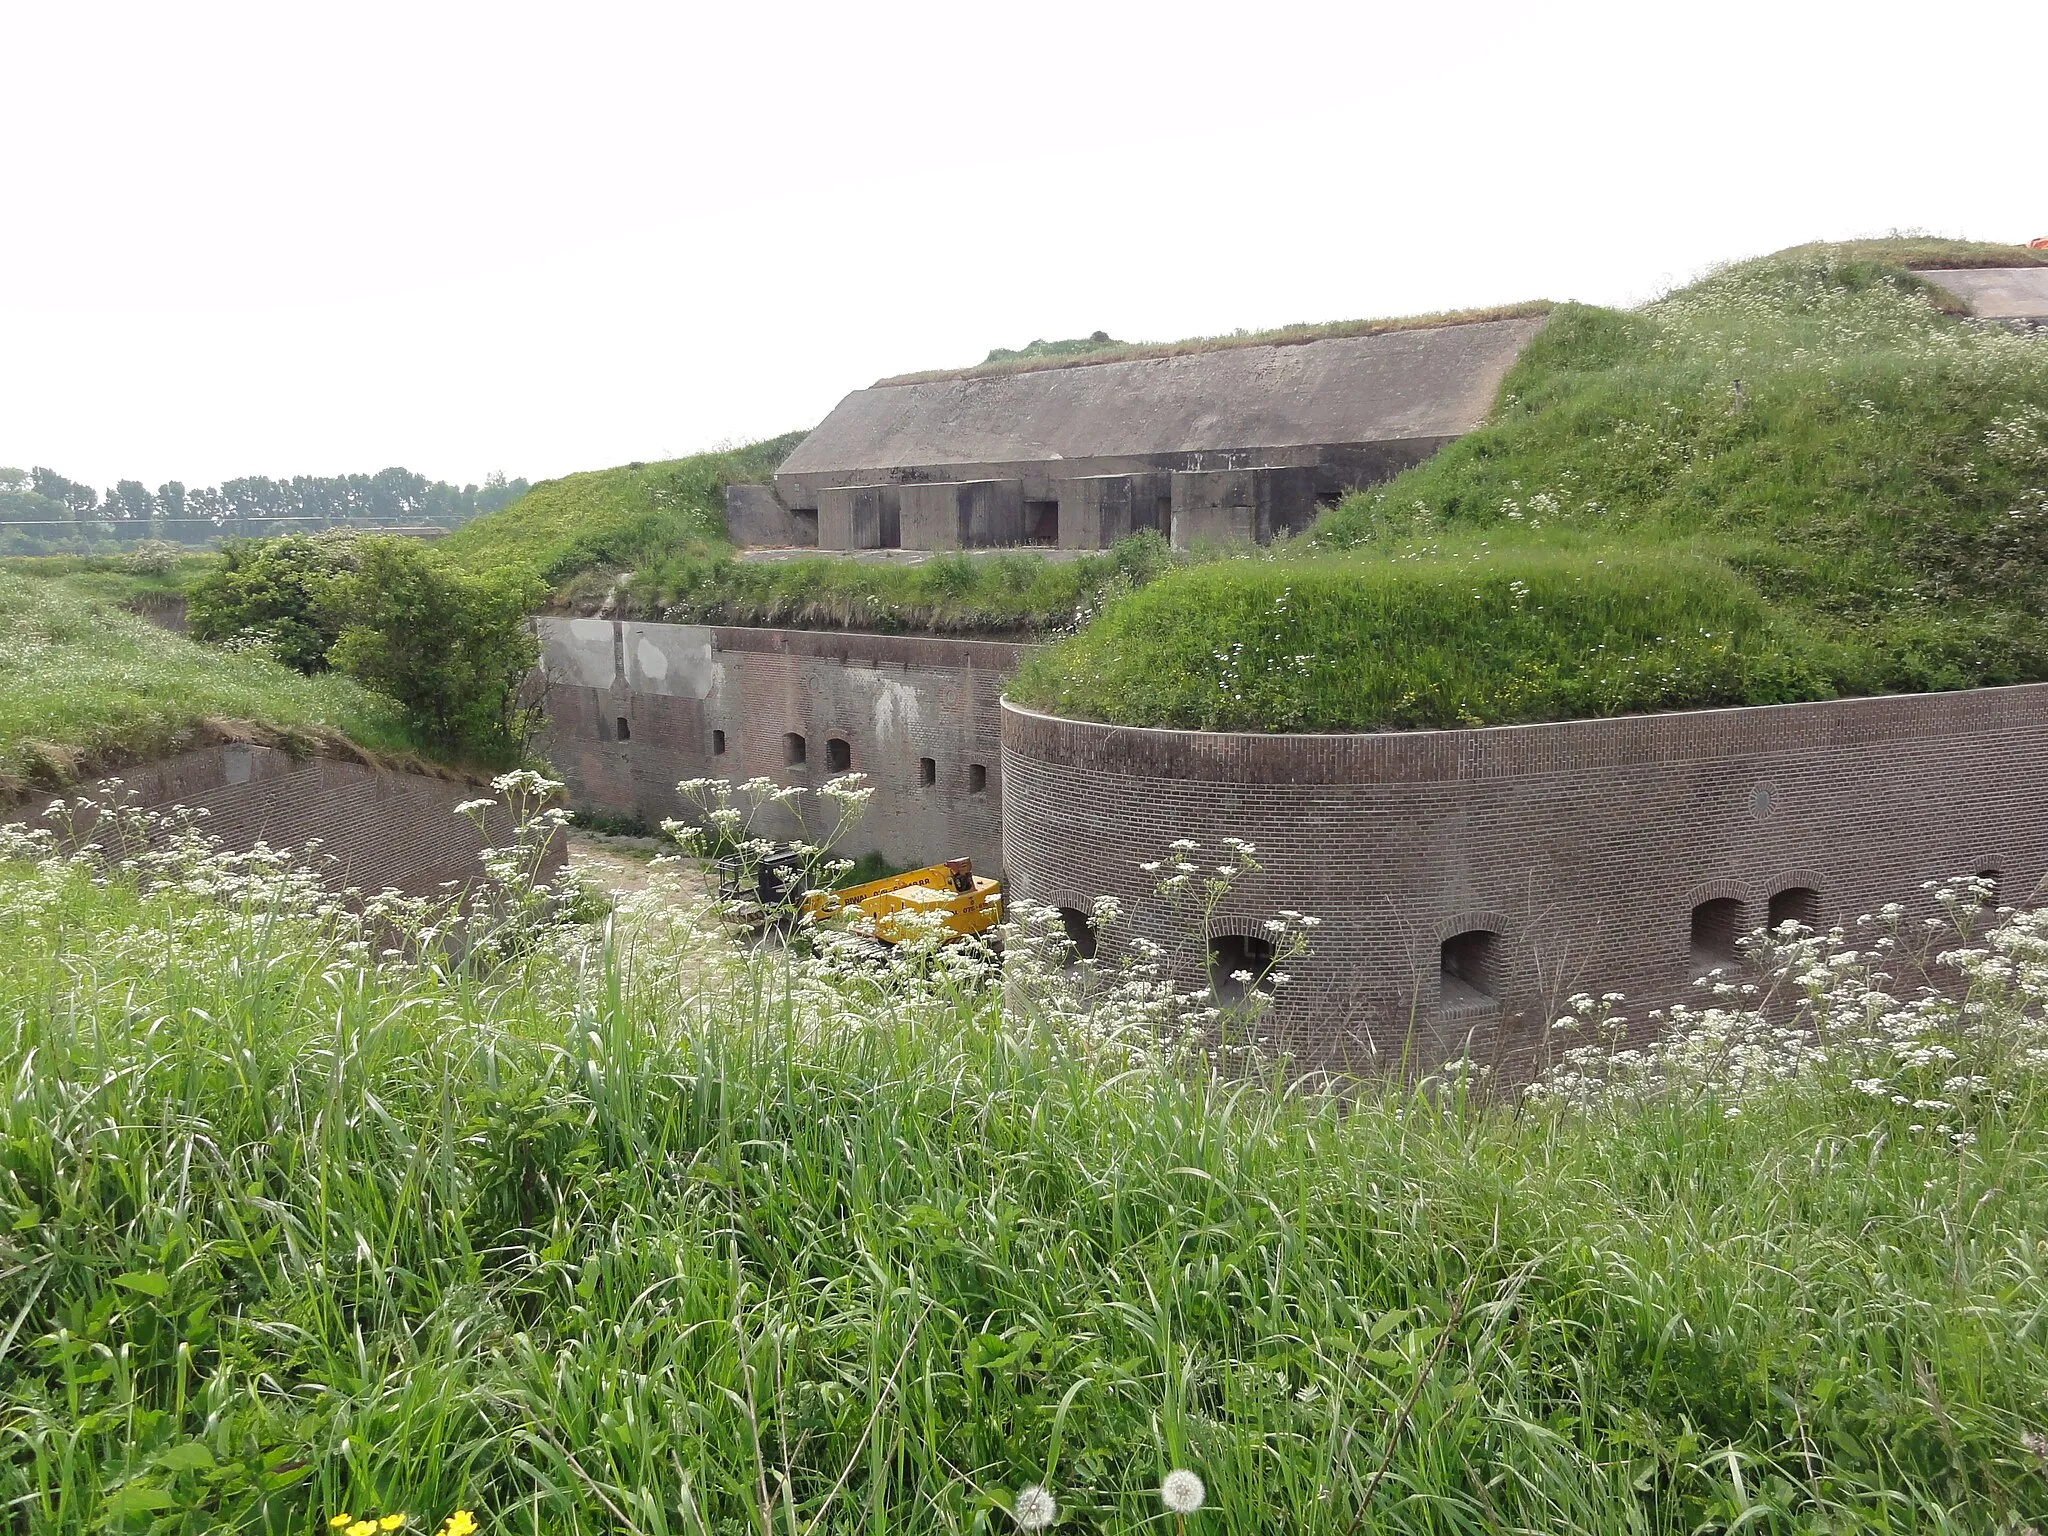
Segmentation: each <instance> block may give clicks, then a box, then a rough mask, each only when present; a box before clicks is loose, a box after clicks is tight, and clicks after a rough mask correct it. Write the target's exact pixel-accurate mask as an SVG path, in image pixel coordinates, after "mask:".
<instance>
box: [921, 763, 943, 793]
mask: <svg viewBox="0 0 2048 1536" xmlns="http://www.w3.org/2000/svg"><path fill="white" fill-rule="evenodd" d="M917 782H918V784H919V785H920V786H922V787H923V788H925V789H930V788H931V787H932V786H933V785H934V784H936V783H938V782H939V760H938V759H937V758H935V757H920V758H919V759H918V760H917Z"/></svg>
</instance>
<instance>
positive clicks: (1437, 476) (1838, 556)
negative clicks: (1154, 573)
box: [1013, 242, 2048, 730]
mask: <svg viewBox="0 0 2048 1536" xmlns="http://www.w3.org/2000/svg"><path fill="white" fill-rule="evenodd" d="M1886 250H1889V257H1888V259H1884V260H1880V259H1878V258H1879V257H1880V256H1882V255H1885V252H1886ZM2007 254H2008V255H2010V254H2011V253H2010V252H2008V253H2007ZM2022 254H2025V253H2022ZM1973 256H1974V257H1975V258H1977V259H1985V257H1984V253H1983V252H1981V251H1974V250H1973V249H1963V250H1960V251H1959V250H1956V249H1955V248H1940V247H1935V246H1933V245H1931V244H1930V243H1927V242H1921V243H1918V244H1913V245H1908V246H1904V247H1901V248H1898V249H1890V248H1873V247H1871V246H1869V245H1865V246H1862V247H1856V248H1849V249H1841V248H1833V247H1811V248H1803V249H1801V250H1799V251H1794V252H1788V253H1785V254H1783V255H1780V256H1777V257H1772V258H1768V259H1766V260H1763V261H1758V262H1752V263H1747V264H1744V265H1742V266H1738V267H1733V268H1730V269H1728V270H1726V271H1723V272H1721V273H1718V274H1716V275H1715V276H1713V277H1710V278H1708V279H1706V280H1705V281H1703V282H1701V283H1698V284H1695V285H1694V286H1692V287H1690V288H1687V289H1684V290H1681V291H1680V292H1678V293H1675V294H1673V295H1671V296H1670V297H1668V298H1666V299H1664V300H1661V301H1659V302H1657V303H1655V304H1652V305H1649V306H1647V307H1646V308H1644V309H1642V310H1640V311H1636V312H1633V313H1628V314H1622V313H1617V312H1614V311H1610V310H1600V309H1591V308H1585V307H1579V306H1565V307H1563V308H1561V309H1560V310H1559V311H1558V312H1557V313H1556V314H1555V315H1554V317H1553V318H1552V320H1551V322H1550V324H1549V325H1548V326H1547V327H1546V328H1545V330H1544V331H1543V333H1542V334H1541V335H1540V336H1539V337H1538V339H1537V340H1536V341H1535V342H1534V343H1533V344H1532V345H1531V346H1530V347H1529V349H1528V350H1527V351H1526V352H1525V354H1524V355H1523V357H1522V358H1521V359H1520V360H1519V361H1518V363H1517V364H1516V366H1515V368H1514V369H1513V370H1512V371H1511V372H1510V373H1509V375H1508V377H1507V379H1506V381H1505V382H1504V384H1503V386H1502V395H1501V399H1500V401H1499V403H1498V405H1497V407H1496V410H1495V413H1494V416H1493V419H1492V420H1491V421H1490V422H1489V424H1488V425H1486V426H1485V427H1482V428H1481V429H1479V430H1478V431H1475V432H1473V433H1472V434H1470V435H1469V436H1467V437H1465V438H1463V439H1461V440H1460V441H1458V442H1456V443H1454V444H1452V445H1451V446H1450V447H1449V448H1447V449H1445V450H1444V451H1443V452H1442V453H1441V454H1439V455H1437V456H1436V457H1435V458H1434V459H1432V460H1431V461H1429V462H1428V463H1426V464H1423V465H1421V466H1419V467H1418V468H1416V469H1414V470H1411V471H1409V472H1408V473H1407V474H1405V475H1402V476H1401V477H1399V478H1398V479H1396V480H1393V481H1391V482H1389V483H1388V484H1387V485H1386V486H1384V487H1382V488H1380V489H1378V490H1376V491H1373V492H1370V493H1366V494H1361V495H1354V496H1352V497H1351V498H1349V499H1348V500H1347V501H1346V502H1345V503H1344V504H1343V505H1342V506H1341V507H1339V508H1337V509H1335V510H1334V511H1332V512H1331V513H1329V514H1327V515H1326V516H1325V517H1324V519H1323V520H1322V521H1321V522H1320V523H1319V524H1318V526H1317V527H1316V529H1315V530H1314V533H1313V535H1312V537H1311V538H1310V539H1309V540H1307V541H1305V543H1304V544H1302V545H1297V546H1295V547H1292V548H1286V549H1281V550H1277V551H1274V552H1272V553H1269V554H1267V555H1264V556H1261V557H1257V558H1254V559H1251V560H1247V561H1241V562H1235V563H1232V564H1230V565H1227V566H1222V567H1216V568H1213V569H1205V570H1201V571H1189V572H1178V573H1174V574H1170V575H1168V576H1166V577H1164V578H1163V579H1162V580H1161V581H1160V582H1159V583H1158V584H1157V585H1156V586H1154V587H1152V588H1151V589H1149V590H1147V591H1145V592H1143V593H1141V594H1137V595H1135V596H1133V597H1130V598H1126V599H1123V600H1121V601H1120V602H1118V603H1115V604H1112V605H1110V606H1109V607H1108V608H1107V609H1106V610H1105V612H1104V614H1103V616H1102V618H1101V619H1100V620H1098V621H1097V623H1096V624H1095V625H1093V626H1092V627H1091V628H1089V629H1088V630H1086V631H1084V632H1083V633H1082V634H1080V635H1078V636H1076V637H1075V638H1073V639H1070V640H1067V641H1065V642H1063V643H1062V644H1061V645H1060V646H1058V647H1057V648H1055V649H1054V650H1053V651H1052V652H1050V653H1049V654H1046V655H1044V656H1042V657H1040V658H1038V659H1037V660H1036V661H1035V662H1034V664H1033V665H1032V666H1031V667H1030V668H1028V669H1027V671H1026V672H1025V674H1024V675H1023V676H1022V677H1020V678H1019V679H1018V681H1017V683H1016V684H1015V686H1014V689H1013V696H1015V697H1017V698H1019V699H1020V700H1022V701H1023V702H1026V703H1029V704H1032V705H1034V706H1036V707H1042V708H1051V709H1056V710H1060V711H1062V712H1066V713H1072V714H1079V715H1084V716H1088V717H1092V718H1098V719H1105V720H1112V721H1118V722H1122V723H1130V724H1146V725H1171V726H1188V727H1208V728H1231V729H1246V730H1276V729H1298V728H1307V729H1328V730H1338V729H1374V728H1379V727H1388V726H1419V725H1455V724H1475V723H1490V722H1505V721H1515V720H1525V719H1534V718H1557V717H1568V716H1574V715H1595V714H1613V713H1625V712H1631V711H1639V710H1654V709H1667V708H1683V707H1690V706H1693V705H1697V704H1701V703H1718V704H1744V703H1771V702H1779V701H1782V700H1784V699H1787V698H1819V697H1828V696H1831V695H1834V694H1840V693H1870V692H1888V691H1915V690H1927V689H1939V688H1962V687H1971V686H1977V685H1981V684H1987V683H2000V682H2015V681H2023V680H2036V679H2041V678H2044V677H2048V626H2044V621H2043V615H2044V613H2048V337H2044V336H2039V335H2025V334H2018V333H2015V332H2012V331H2009V330H2005V329H2002V328H1996V327H1985V326H1980V325H1976V324H1973V323H1969V322H1966V321H1963V320H1959V319H1957V318H1956V317H1954V316H1953V315H1951V314H1950V313H1947V312H1946V311H1947V309H1949V308H1952V305H1950V304H1949V303H1948V301H1947V299H1946V296H1945V295H1942V294H1940V293H1938V292H1936V291H1934V290H1931V289H1930V288H1929V287H1928V285H1927V284H1926V282H1925V281H1924V280H1922V279H1920V278H1917V277H1915V276H1914V275H1913V274H1912V273H1911V272H1910V271H1908V270H1907V269H1906V267H1905V266H1904V265H1903V263H1904V262H1905V261H1907V260H1913V261H1916V262H1919V263H1921V264H1929V263H1933V262H1938V261H1941V260H1948V261H1962V260H1965V259H1969V258H1971V257H1973ZM1518 583H1519V584H1521V585H1522V586H1524V587H1526V588H1527V589H1528V596H1527V597H1526V598H1517V597H1516V596H1515V591H1516V586H1517V584H1518ZM1239 584H1242V586H1243V588H1244V591H1243V593H1242V594H1241V595H1233V594H1232V591H1231V589H1232V588H1233V586H1236V585H1239ZM1289 590H1294V591H1298V592H1300V593H1301V594H1302V601H1301V602H1300V603H1299V604H1298V605H1297V606H1295V609H1294V612H1295V616H1294V617H1292V618H1289V617H1287V616H1285V615H1276V614H1275V612H1274V611H1273V608H1272V604H1273V602H1274V601H1275V600H1276V599H1277V597H1278V595H1279V594H1281V593H1284V592H1287V591H1289ZM1461 592H1462V594H1463V596H1462V598H1461V597H1460V593H1461ZM1454 653H1455V654H1454ZM1460 657H1462V658H1464V659H1462V660H1460V659H1459V658H1460ZM1176 671H1186V672H1188V673H1190V675H1189V676H1188V677H1185V678H1177V679H1175V681H1174V682H1172V683H1170V684H1162V683H1159V682H1157V681H1155V680H1156V679H1158V678H1160V677H1162V676H1169V675H1171V674H1174V673H1175V672H1176Z"/></svg>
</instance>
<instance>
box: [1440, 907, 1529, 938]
mask: <svg viewBox="0 0 2048 1536" xmlns="http://www.w3.org/2000/svg"><path fill="white" fill-rule="evenodd" d="M1475 928H1476V929H1481V930H1483V931H1484V932H1487V933H1493V934H1498V935H1499V936H1500V937H1501V938H1502V939H1504V940H1505V939H1519V938H1520V937H1521V936H1522V935H1521V929H1520V928H1519V927H1518V926H1517V925H1516V923H1515V921H1514V919H1513V918H1511V917H1509V916H1508V915H1507V914H1506V913H1505V912H1502V911H1500V910H1499V909H1498V908H1495V907H1474V908H1472V909H1470V910H1468V911H1464V912H1454V913H1452V914H1451V915H1450V916H1449V917H1447V918H1445V919H1444V920H1443V921H1442V922H1440V923H1438V924H1437V925H1436V934H1435V937H1433V938H1432V939H1431V940H1430V942H1431V943H1432V944H1442V943H1443V941H1444V940H1445V939H1452V938H1456V937H1457V936H1458V935H1459V934H1461V933H1470V932H1472V931H1473V930H1474V929H1475Z"/></svg>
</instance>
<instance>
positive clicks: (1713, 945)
mask: <svg viewBox="0 0 2048 1536" xmlns="http://www.w3.org/2000/svg"><path fill="white" fill-rule="evenodd" d="M1745 931H1746V927H1745V919H1744V917H1743V914H1742V903H1741V902H1740V901H1738V900H1736V898H1735V897H1733V896H1716V897H1715V898H1714V899H1713V900H1711V901H1703V902H1701V903H1700V904H1699V905H1698V906H1696V907H1694V908H1693V909H1692V963H1693V966H1694V968H1695V969H1698V970H1703V971H1710V970H1715V969H1719V968H1723V967H1726V966H1731V965H1739V964H1740V963H1741V961H1742V954H1741V952H1740V951H1739V950H1738V949H1737V948H1736V947H1735V946H1736V943H1737V941H1738V940H1740V939H1741V937H1742V935H1743V933H1744V932H1745Z"/></svg>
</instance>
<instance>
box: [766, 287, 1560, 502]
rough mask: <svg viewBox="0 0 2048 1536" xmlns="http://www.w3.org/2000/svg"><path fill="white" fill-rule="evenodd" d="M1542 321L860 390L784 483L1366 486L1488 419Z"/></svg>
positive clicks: (806, 498)
mask: <svg viewBox="0 0 2048 1536" xmlns="http://www.w3.org/2000/svg"><path fill="white" fill-rule="evenodd" d="M1542 323H1543V322H1542V320H1541V319H1540V318H1537V319H1522V320H1495V321H1487V322H1482V323H1477V324H1472V325H1456V326H1443V327H1439V328H1437V329H1434V330H1422V331H1394V332H1387V333H1384V334H1381V335H1377V336H1346V337H1332V338H1329V339H1326V340H1322V341H1313V342H1306V343H1302V344H1298V345H1294V346H1257V347H1236V348H1225V349H1222V350H1218V351H1214V352H1195V353H1187V354H1183V355H1181V356H1177V357H1160V358H1140V359H1133V360H1130V361H1126V362H1112V363H1095V364H1090V365H1088V366H1085V367H1078V368H1055V369H1046V370H1043V371H1038V372H1027V373H1014V374H1004V375H997V376H993V377H986V378H970V379H951V380H945V381H941V382H935V383H928V384H902V385H892V386H888V387H878V388H873V389H862V390H856V391H854V392H853V393H852V394H850V395H848V396H847V397H846V398H845V399H844V400H842V401H841V402H840V403H839V405H838V406H837V407H835V408H834V410H833V411H832V413H831V415H829V416H828V417H826V419H825V420H824V421H823V422H822V423H821V424H820V425H819V426H818V428H817V430H815V431H814V432H812V433H811V435H810V436H809V437H807V438H805V439H804V441H803V442H802V443H800V444H799V445H798V446H797V448H796V451H795V452H794V453H792V454H791V455H790V456H789V458H788V459H787V460H785V461H784V463H783V465H782V467H781V468H780V469H779V470H778V471H777V472H776V476H775V484H776V487H777V489H778V491H779V492H780V493H781V495H782V499H783V501H784V502H785V504H787V505H789V506H791V507H809V506H817V505H818V493H819V491H820V490H822V489H823V488H825V487H827V486H832V485H849V484H855V483H863V482H868V483H871V482H874V481H877V480H891V481H898V482H903V483H909V482H915V481H920V480H949V481H960V480H979V479H999V478H1005V477H1007V476H1013V475H1014V476H1021V477H1022V478H1023V480H1024V482H1025V485H1024V496H1025V498H1026V499H1030V500H1037V499H1041V498H1044V497H1047V496H1050V495H1051V494H1052V492H1051V491H1050V489H1049V487H1050V486H1051V485H1052V483H1053V482H1054V481H1056V480H1059V479H1072V478H1074V477H1076V476H1079V475H1096V474H1121V473H1131V472H1135V471H1142V470H1158V469H1230V468H1242V467H1248V466H1251V465H1257V464H1312V465H1327V466H1329V467H1330V468H1331V469H1332V472H1333V474H1336V475H1338V476H1341V477H1344V478H1343V483H1348V484H1363V483H1367V479H1364V478H1359V477H1360V476H1365V477H1369V478H1381V477H1383V476H1384V474H1386V473H1392V472H1394V471H1397V470H1399V469H1401V468H1405V467H1406V466H1407V464H1409V463H1412V462H1415V460H1416V459H1418V458H1421V457H1426V456H1427V454H1428V453H1430V452H1433V451H1435V449H1436V448H1437V447H1438V446H1440V445H1441V444H1442V443H1444V442H1445V441H1448V440H1449V439H1450V438H1453V437H1455V436H1457V435H1459V434H1460V433H1463V432H1466V431H1469V430H1470V429H1471V428H1472V427H1474V426H1476V425H1477V424H1478V423H1479V422H1480V421H1481V420H1482V419H1483V418H1484V416H1485V414H1486V411H1487V409H1488V407H1489V406H1491V404H1492V402H1493V397H1494V394H1495V392H1496V391H1497V390H1498V388H1499V386H1500V381H1501V378H1502V376H1503V375H1504V374H1505V373H1506V372H1507V369H1508V367H1509V365H1510V364H1512V363H1513V362H1514V360H1515V358H1516V356H1517V355H1518V354H1519V353H1520V352H1521V350H1522V348H1523V347H1524V346H1525V345H1527V343H1528V341H1529V339H1530V338H1531V337H1532V336H1534V335H1535V334H1536V332H1537V330H1538V329H1539V328H1540V327H1541V325H1542ZM1404 449H1405V451H1403V450H1404ZM1389 450H1391V451H1389ZM1347 454H1348V455H1349V456H1348V457H1347ZM1352 459H1355V460H1356V463H1353V462H1351V460H1352ZM905 542H906V543H909V542H910V536H909V533H908V531H907V530H906V533H905Z"/></svg>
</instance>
